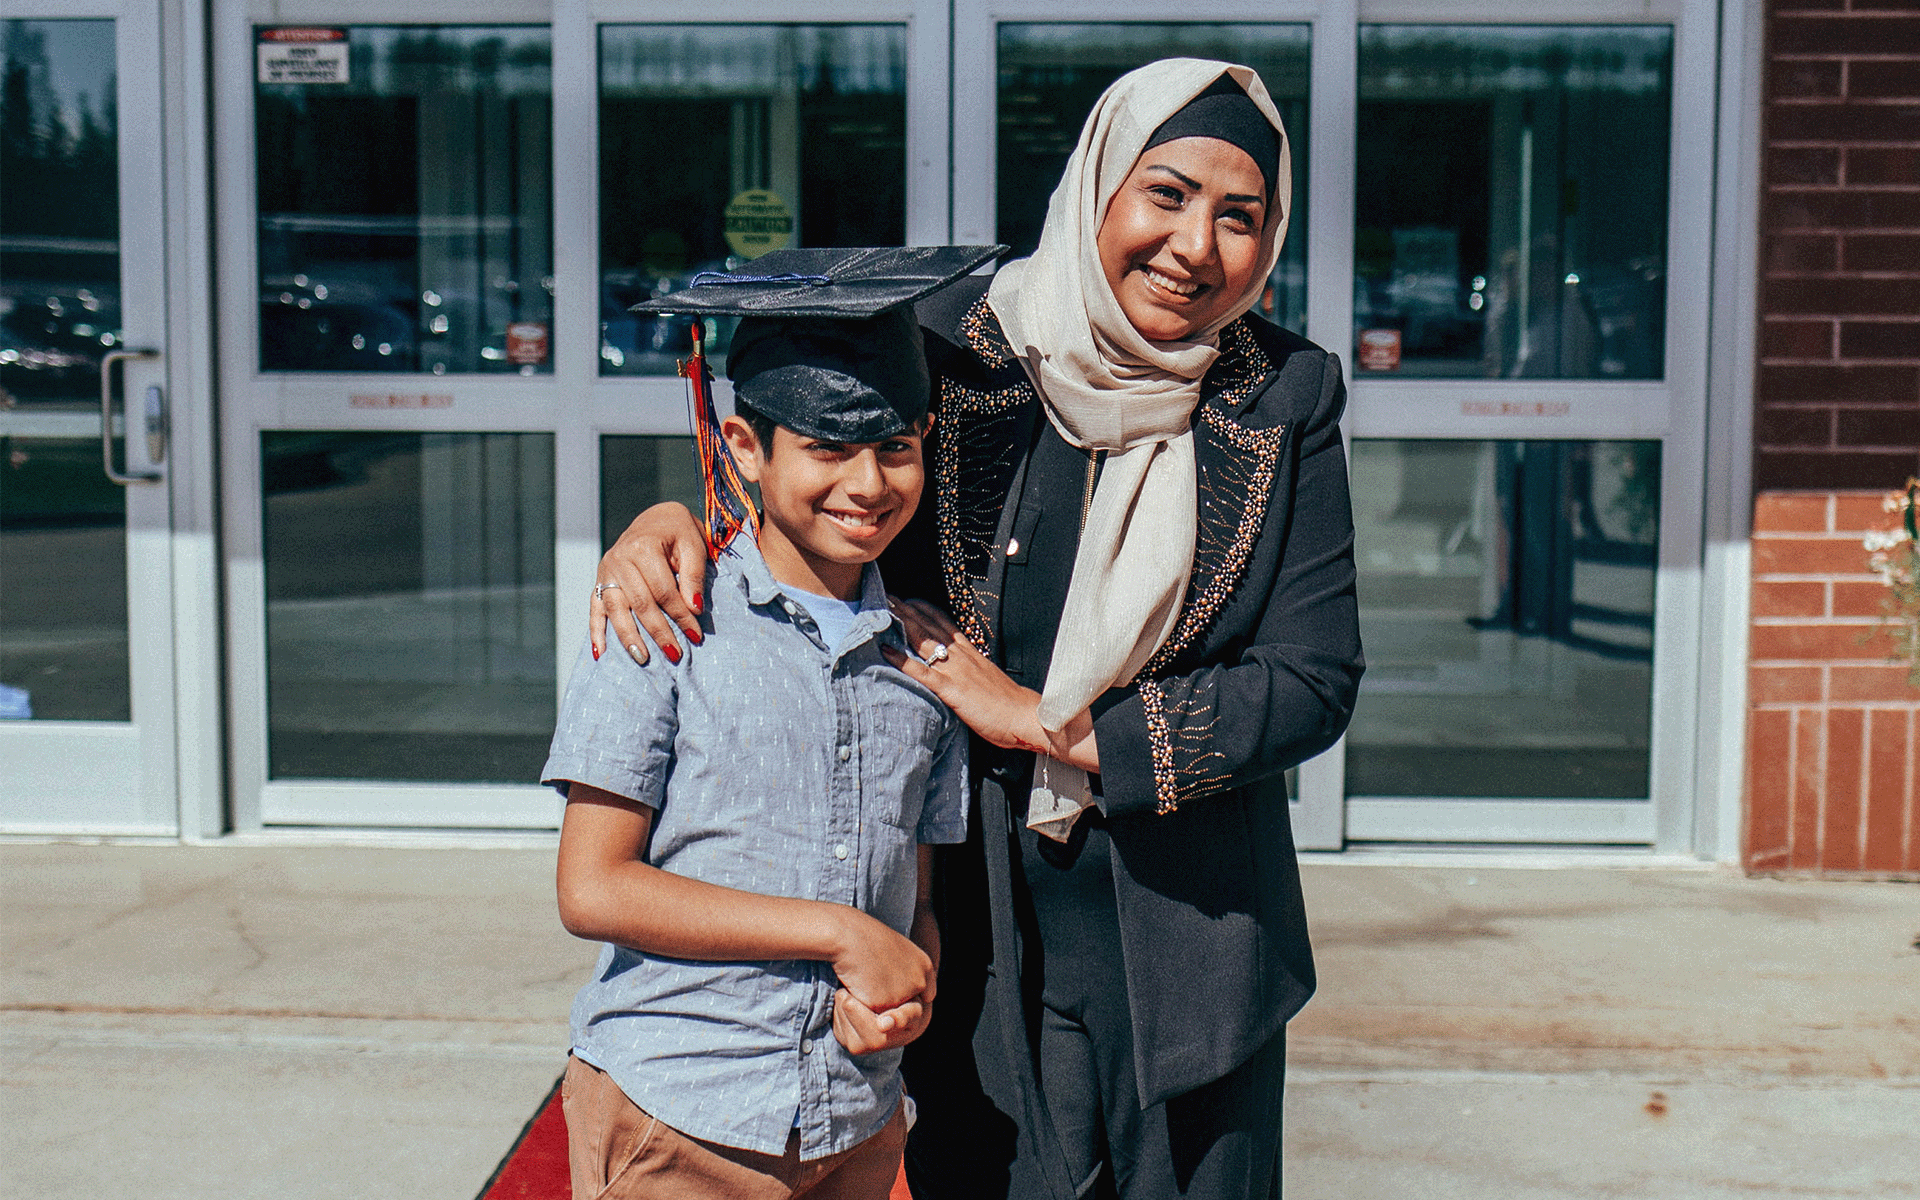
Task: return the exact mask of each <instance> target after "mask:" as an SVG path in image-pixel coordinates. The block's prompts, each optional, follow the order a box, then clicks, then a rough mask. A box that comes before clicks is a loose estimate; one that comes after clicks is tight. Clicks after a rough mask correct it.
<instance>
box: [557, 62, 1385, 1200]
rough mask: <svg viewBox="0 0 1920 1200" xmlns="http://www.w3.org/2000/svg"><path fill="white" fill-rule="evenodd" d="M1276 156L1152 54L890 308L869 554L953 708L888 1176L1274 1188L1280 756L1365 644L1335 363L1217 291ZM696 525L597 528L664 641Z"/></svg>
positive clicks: (1238, 85)
mask: <svg viewBox="0 0 1920 1200" xmlns="http://www.w3.org/2000/svg"><path fill="white" fill-rule="evenodd" d="M1290 190H1291V180H1290V172H1289V161H1288V155H1287V147H1286V135H1285V132H1284V130H1283V129H1282V127H1281V124H1280V120H1279V116H1278V114H1277V113H1276V112H1275V110H1274V108H1273V104H1272V101H1271V100H1270V99H1269V98H1268V96H1267V93H1266V90H1265V88H1264V87H1263V86H1262V85H1261V83H1260V81H1259V78H1258V77H1257V76H1256V75H1255V74H1254V73H1253V72H1252V71H1251V70H1249V69H1248V68H1245V67H1239V66H1231V65H1228V64H1225V63H1217V62H1204V61H1199V60H1191V59H1177V60H1166V61H1162V62H1158V63H1154V64H1151V65H1149V66H1147V67H1144V68H1141V69H1140V70H1138V71H1135V72H1132V73H1131V74H1129V75H1126V76H1124V77H1122V78H1121V79H1120V80H1119V81H1118V82H1116V83H1115V84H1114V85H1113V87H1112V88H1110V89H1109V90H1108V91H1107V92H1106V94H1105V95H1103V96H1102V97H1101V99H1100V101H1099V102H1098V103H1097V104H1096V105H1095V107H1094V110H1093V113H1092V114H1091V115H1090V116H1089V118H1088V120H1087V124H1086V127H1085V129H1084V130H1083V131H1082V133H1081V137H1080V142H1079V145H1078V147H1077V148H1076V150H1075V151H1074V154H1073V157H1072V159H1071V160H1070V161H1069V162H1068V165H1067V168H1066V172H1065V175H1064V177H1063V178H1062V180H1061V183H1060V187H1059V189H1058V190H1057V191H1056V192H1055V193H1054V195H1053V199H1052V203H1051V206H1050V208H1049V210H1048V214H1047V221H1046V225H1045V228H1044V231H1043V233H1042V235H1041V240H1040V245H1039V248H1038V249H1037V250H1036V252H1035V253H1034V255H1033V256H1032V257H1031V258H1029V259H1025V260H1022V261H1019V262H1015V263H1011V264H1008V265H1007V266H1006V267H1005V268H1003V269H1002V270H1001V271H1000V272H999V274H998V275H996V276H995V277H994V278H993V280H992V281H991V284H990V285H989V284H988V283H987V281H985V280H979V281H974V283H975V286H973V287H971V288H970V289H969V288H968V287H966V286H965V285H956V286H955V287H953V288H949V289H948V290H947V292H945V293H943V294H942V295H941V296H940V297H938V298H936V300H935V301H933V302H931V303H930V304H928V305H923V307H922V310H921V313H920V316H921V318H922V323H923V324H924V325H925V326H926V327H927V342H928V359H929V364H930V366H931V367H932V368H933V373H934V378H935V379H936V381H937V384H936V386H937V388H938V398H937V400H936V404H937V406H938V424H937V425H936V427H935V430H934V434H933V437H932V439H931V440H930V444H929V448H928V454H929V457H930V466H931V469H932V475H933V482H934V486H933V488H932V489H931V490H932V492H933V496H932V497H931V503H928V504H923V505H922V511H921V513H920V514H919V516H918V517H917V518H916V520H918V521H919V522H921V528H920V530H919V531H918V535H917V536H916V531H914V530H911V529H910V530H908V531H907V532H906V533H905V534H903V535H902V536H901V537H900V538H899V539H898V540H897V541H896V542H895V544H894V548H893V550H892V551H891V552H890V556H889V557H888V558H886V559H884V560H883V570H884V571H885V575H886V578H887V580H888V583H889V585H890V586H891V587H893V588H894V590H895V591H896V592H898V593H899V594H901V595H905V596H911V597H916V598H917V599H916V600H914V601H909V602H902V604H901V606H900V608H899V612H900V615H901V617H902V620H903V622H904V624H905V626H906V629H907V633H908V636H909V638H910V639H912V644H913V645H915V646H916V648H917V649H918V651H919V652H920V654H921V656H922V658H923V659H924V660H925V664H924V665H923V664H922V663H915V662H911V661H909V662H906V663H904V664H903V667H904V669H907V670H909V671H911V672H912V673H913V674H914V675H915V676H916V677H917V678H920V679H922V680H924V681H925V682H926V683H927V684H928V685H929V686H930V687H932V688H934V689H935V690H936V691H937V692H938V693H939V694H940V695H941V697H942V698H943V699H945V700H946V701H947V703H948V704H949V705H951V706H952V708H953V709H954V711H955V712H956V713H957V714H958V715H959V716H960V717H961V718H962V719H963V720H965V721H966V722H967V724H968V725H969V726H971V727H972V728H973V729H974V731H975V732H976V733H977V734H978V735H979V737H978V738H977V739H976V741H975V745H974V749H975V756H974V757H975V762H974V767H975V770H974V774H975V777H976V779H977V786H976V796H975V799H976V809H975V812H974V820H973V834H972V840H971V841H969V842H968V843H967V844H966V845H965V846H964V847H955V848H953V853H950V854H948V855H946V856H945V857H944V858H943V859H942V861H941V862H940V866H939V871H940V874H939V878H938V881H937V887H938V894H939V904H940V911H941V919H942V929H943V945H944V957H943V961H942V963H941V975H940V979H941V982H940V1001H939V1006H940V1007H939V1012H938V1015H937V1016H936V1019H935V1020H934V1022H933V1025H932V1028H931V1029H930V1031H929V1032H928V1034H927V1036H926V1037H924V1038H922V1039H921V1041H920V1042H919V1043H916V1045H915V1046H914V1047H913V1048H912V1049H911V1050H910V1052H909V1058H908V1064H907V1066H908V1081H909V1087H910V1090H911V1091H912V1093H913V1095H914V1097H915V1099H916V1101H917V1102H918V1104H919V1123H918V1125H917V1126H916V1128H915V1131H914V1135H913V1140H912V1142H911V1143H910V1145H909V1148H908V1152H907V1170H908V1175H909V1178H910V1180H911V1181H912V1184H913V1187H914V1191H915V1194H916V1195H917V1196H921V1197H949V1196H951V1197H955V1198H956V1200H958V1198H962V1197H964V1198H966V1200H979V1198H981V1197H1000V1196H1005V1197H1013V1198H1017V1200H1026V1198H1028V1197H1059V1198H1061V1200H1065V1198H1068V1197H1075V1196H1085V1195H1105V1196H1117V1197H1122V1198H1125V1200H1150V1198H1151V1200H1158V1198H1160V1197H1173V1196H1183V1197H1190V1198H1198V1197H1208V1198H1219V1200H1226V1198H1228V1197H1235V1198H1240V1197H1248V1196H1254V1197H1262V1196H1270V1195H1272V1196H1277V1195H1278V1194H1279V1165H1278V1150H1279V1136H1280V1101H1281V1091H1282V1084H1283V1071H1284V1058H1285V1024H1286V1021H1287V1019H1288V1018H1289V1017H1290V1016H1291V1015H1292V1014H1293V1013H1294V1012H1296V1011H1297V1010H1298V1009H1299V1007H1300V1006H1301V1005H1302V1004H1303V1003H1305V1001H1306V999H1307V996H1308V995H1309V994H1310V993H1311V991H1312V989H1313V968H1312V961H1311V955H1310V951H1309V948H1308V944H1307V932H1306V923H1305V917H1304V913H1303V911H1302V905H1301V899H1300V889H1299V878H1298V871H1297V866H1296V863H1295V857H1294V852H1293V845H1292V839H1291V834H1290V831H1289V829H1288V819H1287V807H1286V793H1285V788H1284V786H1283V784H1282V782H1281V779H1280V777H1279V775H1280V772H1281V771H1283V770H1284V769H1285V768H1287V767H1289V766H1292V765H1294V764H1295V763H1298V762H1300V761H1302V760H1304V759H1307V758H1310V757H1312V756H1313V755H1315V754H1318V753H1319V752H1320V751H1322V750H1324V749H1326V748H1327V747H1328V746H1330V745H1332V744H1333V742H1334V741H1335V740H1336V739H1337V738H1338V737H1339V736H1340V734H1341V732H1342V731H1343V730H1344V729H1345V727H1346V724H1347V719H1348V716H1349V714H1350V712H1351V708H1352V703H1353V696H1354V692H1355V690H1356V688H1357V686H1358V683H1359V677H1360V672H1361V669H1362V663H1361V657H1360V645H1359V636H1358V630H1357V624H1356V611H1355V602H1354V590H1353V587H1354V569H1353V557H1352V540H1353V533H1352V520H1351V516H1350V514H1349V511H1348V503H1347V485H1346V469H1345V460H1344V457H1343V454H1342V451H1341V446H1340V437H1339V429H1338V424H1337V422H1338V420H1339V416H1340V411H1341V408H1342V406H1343V403H1344V396H1345V393H1344V390H1343V387H1342V384H1341V378H1340V371H1339V365H1338V363H1337V361H1336V360H1335V359H1334V358H1333V357H1332V356H1331V355H1329V354H1327V353H1326V352H1324V351H1322V350H1320V349H1319V348H1318V347H1315V346H1313V345H1312V344H1311V343H1309V342H1306V341H1305V340H1303V339H1301V338H1299V337H1296V336H1294V335H1293V334H1291V333H1288V332H1286V331H1284V330H1280V329H1277V328H1275V327H1273V326H1272V325H1270V324H1267V323H1266V322H1264V321H1261V320H1259V319H1258V318H1256V317H1252V316H1249V315H1247V314H1248V311H1249V309H1251V307H1252V306H1253V304H1254V302H1255V301H1256V299H1257V298H1258V297H1259V296H1260V294H1261V291H1262V289H1263V287H1264V286H1265V283H1266V278H1267V275H1268V273H1269V272H1270V271H1271V270H1272V268H1273V264H1274V263H1275V261H1276V260H1277V257H1278V254H1279V247H1280V243H1281V239H1282V237H1283V235H1284V233H1285V229H1286V223H1287V215H1286V204H1287V201H1288V199H1289V196H1290ZM700 547H701V542H700V535H699V531H698V528H697V526H696V525H695V523H694V522H693V521H692V519H691V518H690V516H688V515H687V514H686V512H685V510H683V509H678V508H677V507H676V508H656V509H654V510H650V511H649V512H648V513H646V514H642V516H641V518H640V519H639V520H638V521H637V522H636V523H635V526H634V528H633V529H631V530H629V531H628V533H627V535H625V536H624V537H623V538H622V540H621V542H620V544H619V545H616V546H615V548H614V549H613V550H612V551H610V552H609V554H608V556H607V557H606V558H605V559H604V560H602V569H601V574H600V578H601V580H602V581H603V582H604V583H605V584H606V585H610V586H606V587H603V589H602V590H611V588H612V587H618V588H620V589H624V591H623V593H622V594H623V595H624V596H625V597H626V598H627V600H628V602H629V603H632V604H635V606H636V607H637V608H638V609H639V610H640V618H641V621H642V623H643V624H645V625H646V626H647V628H648V630H649V632H650V633H655V634H656V635H657V637H659V638H664V639H666V640H663V641H660V643H659V644H660V645H661V646H662V647H663V649H665V650H666V652H668V653H669V654H671V655H675V656H677V655H678V654H679V653H680V652H681V650H680V648H679V646H678V645H676V644H675V643H674V642H673V640H672V637H673V635H672V632H671V626H670V625H669V618H670V619H671V620H672V621H673V622H675V623H677V624H678V625H679V627H680V628H681V629H683V630H684V631H685V632H686V634H687V636H688V637H689V639H690V640H692V641H694V642H697V641H698V640H699V639H698V632H697V622H696V620H695V618H694V616H693V614H692V611H690V610H695V609H697V608H698V596H697V594H696V593H694V592H693V590H692V589H693V588H695V587H697V584H689V585H687V587H688V592H687V594H685V595H682V594H681V593H680V592H679V591H678V590H677V586H676V583H675V581H674V579H673V578H672V574H671V572H670V571H669V564H670V563H672V564H680V563H686V564H688V565H692V564H694V563H696V562H698V561H700V560H699V558H697V557H696V556H697V555H698V554H699V553H700ZM682 574H683V577H684V578H689V579H697V578H698V577H699V573H698V572H697V571H696V572H683V573H682ZM650 598H651V600H652V603H649V600H650ZM929 601H930V602H931V603H928V602H929ZM609 607H611V606H608V605H605V604H604V603H603V601H601V600H600V599H599V598H596V603H595V606H594V609H593V627H594V637H595V639H596V646H597V645H599V644H600V639H601V638H603V636H604V634H603V633H602V628H603V625H604V620H603V618H606V617H611V619H612V620H613V622H614V629H615V631H616V632H617V633H619V634H620V635H621V640H622V641H623V642H624V643H626V644H627V645H628V646H629V647H630V648H634V649H635V651H636V652H637V653H644V649H642V648H641V643H640V639H639V638H638V636H637V634H636V633H635V632H634V623H633V618H632V616H631V615H629V613H628V612H627V611H626V609H625V607H624V606H623V607H622V608H621V609H620V610H619V611H617V612H612V613H608V612H607V611H606V610H607V609H608V608H609ZM662 607H663V608H664V612H663V611H662ZM949 613H950V614H951V617H949V616H948V615H947V614H949Z"/></svg>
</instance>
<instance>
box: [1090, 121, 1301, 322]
mask: <svg viewBox="0 0 1920 1200" xmlns="http://www.w3.org/2000/svg"><path fill="white" fill-rule="evenodd" d="M1267 219H1268V214H1267V200H1266V180H1265V179H1264V178H1263V177H1262V176H1261V174H1260V168H1259V167H1258V166H1256V165H1254V161H1253V159H1252V158H1251V157H1249V156H1248V154H1247V152H1246V151H1245V150H1242V149H1240V147H1238V146H1235V145H1233V144H1232V143H1230V142H1223V141H1221V140H1219V139H1218V138H1205V137H1190V138H1176V139H1175V140H1173V141H1170V142H1162V143H1161V144H1160V145H1158V146H1154V147H1153V148H1151V149H1149V150H1148V151H1147V152H1146V153H1144V154H1142V155H1141V156H1140V157H1139V159H1138V160H1137V161H1135V162H1134V164H1133V169H1132V170H1131V171H1129V172H1127V177H1126V179H1125V180H1124V181H1123V182H1122V183H1121V184H1120V189H1119V190H1118V191H1116V192H1115V193H1114V194H1113V200H1112V201H1111V202H1110V203H1109V204H1108V205H1107V213H1106V217H1105V218H1104V219H1103V220H1102V221H1101V222H1100V233H1099V235H1098V237H1097V238H1096V242H1097V244H1098V247H1099V251H1100V268H1101V271H1102V272H1103V273H1104V274H1105V275H1106V277H1107V286H1109V287H1111V288H1112V289H1113V295H1114V299H1116V300H1118V301H1119V302H1120V311H1121V312H1123V313H1125V314H1126V317H1127V320H1128V321H1129V322H1131V323H1132V325H1133V327H1134V328H1135V329H1136V330H1138V331H1139V332H1140V335H1141V336H1142V337H1144V338H1146V339H1147V340H1148V341H1153V342H1174V341H1184V340H1186V339H1187V338H1190V337H1191V336H1193V335H1194V334H1195V333H1197V332H1198V331H1200V330H1201V329H1204V328H1206V327H1207V326H1208V325H1210V324H1212V323H1213V322H1214V321H1216V320H1218V319H1219V318H1220V317H1223V316H1225V315H1226V314H1227V313H1228V312H1231V311H1232V310H1233V306H1234V304H1235V302H1236V301H1238V300H1239V299H1240V297H1241V296H1242V295H1244V294H1245V293H1246V290H1247V288H1249V287H1250V286H1252V283H1253V278H1254V275H1255V274H1256V273H1257V272H1258V271H1259V270H1260V263H1261V248H1262V246H1263V245H1264V244H1265V243H1264V241H1263V239H1262V238H1261V232H1262V231H1263V230H1264V229H1265V228H1266V225H1267Z"/></svg>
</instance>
